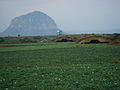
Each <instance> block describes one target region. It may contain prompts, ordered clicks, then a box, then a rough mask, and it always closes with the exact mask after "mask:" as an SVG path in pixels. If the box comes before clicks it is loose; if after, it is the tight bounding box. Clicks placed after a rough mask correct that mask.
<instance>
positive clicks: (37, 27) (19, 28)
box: [0, 11, 60, 36]
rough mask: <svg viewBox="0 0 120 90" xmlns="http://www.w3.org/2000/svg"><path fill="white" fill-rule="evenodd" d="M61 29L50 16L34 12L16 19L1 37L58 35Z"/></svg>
mask: <svg viewBox="0 0 120 90" xmlns="http://www.w3.org/2000/svg"><path fill="white" fill-rule="evenodd" d="M59 30H60V29H59V28H58V27H57V25H56V23H55V21H54V20H53V19H52V18H51V17H49V16H48V15H46V14H44V13H42V12H39V11H34V12H31V13H28V14H26V15H22V16H19V17H16V18H14V19H13V20H12V21H11V24H10V25H9V27H8V28H7V29H6V30H5V31H4V32H3V33H1V34H0V36H17V35H20V36H46V35H47V36H49V35H57V34H58V32H57V31H59Z"/></svg>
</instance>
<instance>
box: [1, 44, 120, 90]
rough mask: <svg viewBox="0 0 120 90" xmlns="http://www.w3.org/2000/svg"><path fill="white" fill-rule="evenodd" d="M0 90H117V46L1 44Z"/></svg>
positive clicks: (119, 66)
mask: <svg viewBox="0 0 120 90" xmlns="http://www.w3.org/2000/svg"><path fill="white" fill-rule="evenodd" d="M0 90H120V46H107V45H102V44H100V45H96V44H94V45H93V44H89V45H84V44H83V45H80V44H75V43H26V44H0Z"/></svg>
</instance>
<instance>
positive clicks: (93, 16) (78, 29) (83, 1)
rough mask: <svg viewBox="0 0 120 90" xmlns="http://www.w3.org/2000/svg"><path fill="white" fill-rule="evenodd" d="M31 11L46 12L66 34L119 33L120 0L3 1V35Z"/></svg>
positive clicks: (0, 23)
mask: <svg viewBox="0 0 120 90" xmlns="http://www.w3.org/2000/svg"><path fill="white" fill-rule="evenodd" d="M32 11H42V12H44V13H46V14H47V15H49V16H50V17H52V18H53V19H54V20H55V22H56V23H57V25H58V27H59V28H60V29H61V30H63V31H65V32H67V33H71V34H78V33H95V32H96V33H111V32H113V33H117V32H118V33H120V0H0V32H2V31H4V30H5V29H6V28H7V27H8V26H9V24H10V21H11V20H12V19H13V18H14V17H17V16H20V15H23V14H27V13H29V12H32Z"/></svg>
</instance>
